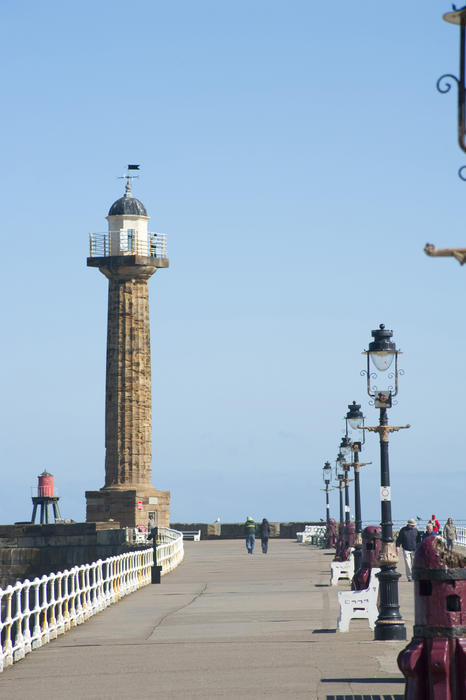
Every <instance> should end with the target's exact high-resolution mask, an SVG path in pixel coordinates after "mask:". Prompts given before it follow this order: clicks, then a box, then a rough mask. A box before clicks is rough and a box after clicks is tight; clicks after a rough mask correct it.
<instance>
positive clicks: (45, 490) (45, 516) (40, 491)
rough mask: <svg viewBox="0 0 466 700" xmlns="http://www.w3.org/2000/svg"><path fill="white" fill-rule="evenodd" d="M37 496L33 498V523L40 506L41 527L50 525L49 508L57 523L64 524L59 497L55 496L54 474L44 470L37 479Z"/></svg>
mask: <svg viewBox="0 0 466 700" xmlns="http://www.w3.org/2000/svg"><path fill="white" fill-rule="evenodd" d="M37 479H38V484H37V495H36V496H33V497H32V504H33V509H32V517H31V522H32V523H35V521H36V513H37V508H38V506H40V523H41V525H43V524H44V523H45V524H48V523H49V506H51V507H52V510H53V516H54V519H55V522H62V518H61V515H60V511H59V509H58V500H59V497H58V496H57V495H55V487H54V483H53V474H49V472H48V471H47V470H46V469H44V471H43V472H42V474H39V476H38V477H37Z"/></svg>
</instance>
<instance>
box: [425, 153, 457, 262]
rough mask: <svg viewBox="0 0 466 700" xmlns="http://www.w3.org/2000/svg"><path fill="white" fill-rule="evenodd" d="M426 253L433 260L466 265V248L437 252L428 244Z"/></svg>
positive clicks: (441, 249)
mask: <svg viewBox="0 0 466 700" xmlns="http://www.w3.org/2000/svg"><path fill="white" fill-rule="evenodd" d="M465 167H466V166H465ZM424 253H425V254H426V255H429V256H430V257H431V258H455V260H458V262H459V264H460V265H464V264H465V263H466V248H440V249H439V250H437V248H436V247H435V246H434V245H433V244H432V243H426V245H425V247H424Z"/></svg>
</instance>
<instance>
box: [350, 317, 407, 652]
mask: <svg viewBox="0 0 466 700" xmlns="http://www.w3.org/2000/svg"><path fill="white" fill-rule="evenodd" d="M392 335H393V332H392V331H389V330H386V329H385V326H384V325H383V324H381V325H380V326H379V328H378V329H377V330H375V331H372V337H373V338H374V340H373V341H372V342H371V343H369V350H366V351H364V353H363V354H365V355H366V356H367V369H366V370H363V372H362V374H365V375H366V377H367V393H368V394H369V396H370V397H371V399H372V402H371V403H373V405H374V406H375V408H378V409H379V410H380V418H379V425H378V426H375V427H368V426H361V428H364V430H369V431H371V432H374V433H378V434H379V438H380V501H381V514H382V522H381V525H382V548H381V552H380V558H379V561H378V562H377V563H378V565H379V566H380V569H381V570H380V572H379V574H377V575H378V578H379V581H380V609H379V617H378V618H377V622H376V623H375V631H374V639H379V640H399V639H406V627H405V624H404V621H403V619H402V617H401V615H400V606H399V602H398V579H399V578H400V574H399V573H398V572H397V570H396V564H397V562H398V557H397V554H396V548H395V543H394V541H393V523H392V504H391V490H390V471H389V464H388V436H389V434H390V433H392V432H395V431H398V430H401V429H402V428H409V427H410V426H409V425H403V426H391V425H388V417H387V408H391V405H392V399H393V397H394V396H396V395H397V393H398V375H399V374H402V371H401V370H399V369H398V355H399V354H400V351H399V350H397V349H396V345H395V343H394V342H393V341H392V340H391V337H392ZM393 360H395V367H394V369H392V370H391V371H390V372H389V374H388V378H389V379H390V380H391V379H394V384H395V386H394V387H393V386H389V387H387V389H385V390H382V391H380V390H379V389H378V388H377V387H376V386H374V385H373V380H374V379H376V378H377V376H378V373H379V372H380V373H383V372H387V371H388V370H389V369H390V367H391V366H392V363H393ZM370 362H372V364H373V366H374V367H375V369H376V370H377V372H373V371H372V370H371V366H370Z"/></svg>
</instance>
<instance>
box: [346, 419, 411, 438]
mask: <svg viewBox="0 0 466 700" xmlns="http://www.w3.org/2000/svg"><path fill="white" fill-rule="evenodd" d="M359 427H360V426H358V428H359ZM410 427H411V425H410V424H409V423H408V425H365V426H364V427H362V426H361V428H362V429H363V430H368V431H369V432H370V433H379V435H380V441H381V442H388V436H389V434H390V433H396V432H398V430H405V429H406V428H410Z"/></svg>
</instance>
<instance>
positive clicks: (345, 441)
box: [337, 435, 352, 525]
mask: <svg viewBox="0 0 466 700" xmlns="http://www.w3.org/2000/svg"><path fill="white" fill-rule="evenodd" d="M350 454H351V440H350V439H349V438H348V437H347V436H346V435H345V436H344V437H342V439H341V442H340V452H339V453H338V457H337V461H339V462H340V465H341V468H342V469H343V473H344V475H345V525H349V524H350V505H349V482H350V481H352V480H351V479H350V478H349V477H348V472H349V470H350V465H349V456H350Z"/></svg>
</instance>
